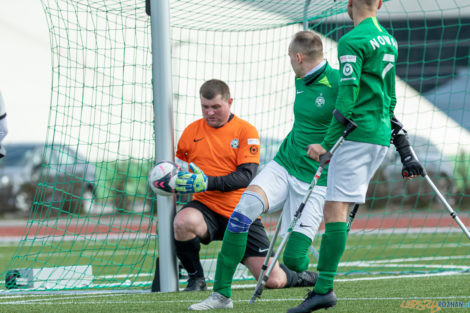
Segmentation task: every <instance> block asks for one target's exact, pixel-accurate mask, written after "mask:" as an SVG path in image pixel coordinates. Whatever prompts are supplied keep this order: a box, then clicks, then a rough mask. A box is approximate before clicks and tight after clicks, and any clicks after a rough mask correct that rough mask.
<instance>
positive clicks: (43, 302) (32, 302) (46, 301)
mask: <svg viewBox="0 0 470 313" xmlns="http://www.w3.org/2000/svg"><path fill="white" fill-rule="evenodd" d="M104 296H105V295H102V296H100V297H104ZM112 296H117V295H112ZM80 298H90V296H86V297H80ZM94 298H96V297H94ZM469 298H470V297H469V296H450V297H368V298H364V297H361V298H341V301H397V300H419V299H425V300H456V299H469ZM69 299H73V300H76V299H77V297H73V298H72V297H71V298H68V297H67V298H66V297H62V298H57V299H38V300H40V301H36V300H33V299H32V300H20V301H7V302H0V306H1V305H5V304H9V305H11V304H19V305H25V304H30V305H57V304H74V305H77V304H96V303H97V302H96V301H63V300H69ZM50 300H52V301H50ZM202 300H204V299H178V300H177V302H183V303H196V302H197V301H202ZM302 300H303V298H275V299H258V300H257V302H283V301H302ZM175 302H176V301H175V300H152V301H140V300H136V301H129V300H125V301H100V302H99V303H100V304H156V303H175ZM233 302H235V303H247V302H249V300H233Z"/></svg>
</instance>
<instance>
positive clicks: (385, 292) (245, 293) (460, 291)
mask: <svg viewBox="0 0 470 313" xmlns="http://www.w3.org/2000/svg"><path fill="white" fill-rule="evenodd" d="M376 278H378V277H376ZM469 281H470V274H461V275H451V276H428V277H408V278H399V277H397V278H393V279H377V280H345V279H342V280H341V281H338V282H337V283H336V293H337V295H338V298H339V302H338V304H337V306H336V307H335V308H334V310H330V312H437V311H438V310H439V309H440V310H439V311H440V312H459V311H464V310H465V309H464V308H461V309H456V308H439V307H437V306H438V301H451V302H454V303H458V302H460V303H463V305H465V304H466V305H467V306H468V305H469V301H470V292H469V291H470V290H469ZM252 292H253V288H244V289H235V290H234V292H233V300H234V309H233V310H231V312H285V311H286V310H287V309H288V308H290V307H293V306H295V305H297V304H298V303H300V302H301V301H302V299H303V297H304V295H305V294H306V289H305V288H290V289H279V290H265V291H264V293H263V297H262V299H260V300H258V301H257V302H256V303H255V304H249V303H248V300H249V299H250V297H251V294H252ZM209 293H210V292H209V291H207V292H191V293H183V292H178V293H148V292H146V293H106V292H105V291H100V292H98V293H82V292H75V293H65V294H50V293H46V294H34V295H33V294H24V295H21V294H17V293H15V294H10V295H4V296H2V297H0V312H47V313H55V312H113V313H117V312H186V311H187V308H188V306H189V305H190V304H192V303H195V302H198V301H200V300H203V299H205V298H206V297H207V296H208V295H209ZM413 300H415V301H416V300H417V301H421V303H422V304H423V305H425V304H426V303H428V302H425V301H426V300H428V301H431V302H429V303H432V304H431V307H430V308H423V306H419V305H418V304H417V303H418V302H415V306H414V307H413V308H406V304H407V301H413ZM404 306H405V307H404ZM436 307H437V308H436ZM224 311H226V310H217V311H214V312H224ZM469 311H470V310H467V312H469Z"/></svg>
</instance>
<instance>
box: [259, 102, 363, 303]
mask: <svg viewBox="0 0 470 313" xmlns="http://www.w3.org/2000/svg"><path fill="white" fill-rule="evenodd" d="M333 115H334V117H335V118H336V119H337V120H338V121H339V122H340V123H341V124H343V125H344V126H345V127H346V129H345V130H344V132H343V134H342V135H341V137H340V138H339V139H338V140H337V141H336V143H335V144H334V146H333V147H332V148H331V150H330V151H328V152H327V153H325V154H324V155H322V156H321V157H320V165H319V166H318V169H317V172H316V173H315V176H314V177H313V180H312V182H311V183H310V186H309V187H308V192H307V194H306V195H305V197H304V199H303V200H302V203H301V204H300V205H299V208H298V209H297V211H296V212H295V214H294V218H293V219H292V221H291V223H290V225H289V228H288V230H287V233H286V235H285V236H284V238H283V239H282V241H281V244H280V246H279V248H278V249H277V251H276V253H275V254H274V257H273V260H272V261H271V263H270V264H269V267H268V266H267V264H268V263H269V259H270V258H271V253H272V250H273V247H274V244H275V242H276V239H277V235H278V233H279V229H280V224H281V216H282V215H281V216H280V217H279V220H278V222H277V226H276V231H275V234H274V237H273V239H272V241H271V244H270V245H269V251H268V254H267V255H266V258H265V260H264V264H263V266H262V267H261V273H260V275H259V277H258V282H257V284H256V287H255V291H254V292H253V295H252V297H251V299H250V303H254V302H255V301H256V298H260V297H261V294H262V293H263V289H264V285H265V284H266V282H267V281H268V279H269V275H270V274H271V272H272V270H273V268H274V265H275V264H276V262H277V260H278V259H279V255H280V254H281V252H282V250H283V249H284V246H285V245H286V243H287V240H288V239H289V237H290V234H291V233H292V230H293V229H294V227H295V224H297V220H298V219H299V217H300V215H301V214H302V211H303V209H304V207H305V204H306V203H307V201H308V199H309V198H310V195H311V194H312V191H313V188H314V187H315V185H316V184H317V182H318V179H319V178H320V176H321V173H322V172H323V169H324V168H325V167H326V165H327V164H328V163H329V162H330V159H331V157H332V156H333V154H334V153H335V151H336V150H337V149H338V147H339V146H340V145H341V144H342V143H343V141H344V140H345V139H346V137H347V136H348V135H349V134H350V133H351V132H352V131H353V130H354V129H356V127H357V125H356V124H355V123H354V122H353V121H351V120H349V119H347V118H346V117H344V116H343V115H342V114H341V113H340V112H339V111H337V110H334V111H333Z"/></svg>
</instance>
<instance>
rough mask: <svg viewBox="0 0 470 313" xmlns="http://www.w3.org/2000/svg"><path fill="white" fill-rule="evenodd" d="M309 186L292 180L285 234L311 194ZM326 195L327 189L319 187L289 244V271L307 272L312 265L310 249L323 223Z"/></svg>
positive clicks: (286, 259)
mask: <svg viewBox="0 0 470 313" xmlns="http://www.w3.org/2000/svg"><path fill="white" fill-rule="evenodd" d="M309 186H310V184H308V183H305V182H302V181H299V180H298V179H296V178H295V177H293V176H289V195H288V198H287V200H286V202H285V204H284V208H283V213H282V214H283V219H282V226H283V227H282V232H281V234H284V233H286V232H287V229H288V227H289V226H290V224H291V221H292V219H293V218H294V215H295V213H296V211H297V210H298V208H299V206H300V204H301V203H302V201H303V199H304V197H305V195H306V194H307V192H308V188H309ZM325 195H326V187H324V186H315V188H314V189H313V191H312V194H311V195H310V198H309V199H308V201H307V202H306V204H305V207H304V209H303V211H302V214H301V215H300V217H299V219H298V221H297V223H296V225H295V226H294V229H293V231H292V234H291V235H290V237H289V240H288V241H287V244H286V248H285V250H284V254H283V261H284V264H285V265H286V266H287V267H289V268H290V269H292V270H294V271H296V272H303V271H305V270H307V268H308V265H309V263H310V260H309V258H308V249H309V248H310V245H311V244H312V242H313V239H314V238H315V235H316V233H317V231H318V228H319V227H320V224H321V222H322V219H323V206H324V203H325Z"/></svg>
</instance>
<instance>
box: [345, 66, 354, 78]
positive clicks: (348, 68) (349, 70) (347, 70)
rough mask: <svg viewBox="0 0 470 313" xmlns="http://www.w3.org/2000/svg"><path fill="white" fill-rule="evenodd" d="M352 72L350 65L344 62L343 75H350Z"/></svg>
mask: <svg viewBox="0 0 470 313" xmlns="http://www.w3.org/2000/svg"><path fill="white" fill-rule="evenodd" d="M352 73H353V67H352V65H351V64H349V63H346V64H344V66H343V75H344V76H351V74H352Z"/></svg>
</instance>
